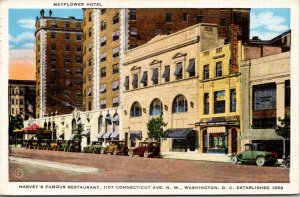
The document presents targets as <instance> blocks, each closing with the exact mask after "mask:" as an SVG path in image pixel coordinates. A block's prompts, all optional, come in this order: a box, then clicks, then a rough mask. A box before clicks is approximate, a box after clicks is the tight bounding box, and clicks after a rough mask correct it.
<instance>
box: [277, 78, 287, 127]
mask: <svg viewBox="0 0 300 197" xmlns="http://www.w3.org/2000/svg"><path fill="white" fill-rule="evenodd" d="M284 88H285V86H284V80H281V81H277V82H276V118H277V124H279V121H278V118H279V117H280V118H284V115H285V113H284V109H285V108H284Z"/></svg>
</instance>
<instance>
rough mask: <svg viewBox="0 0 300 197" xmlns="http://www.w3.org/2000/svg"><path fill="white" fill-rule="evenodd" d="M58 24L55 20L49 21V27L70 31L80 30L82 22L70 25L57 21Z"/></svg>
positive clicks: (66, 22)
mask: <svg viewBox="0 0 300 197" xmlns="http://www.w3.org/2000/svg"><path fill="white" fill-rule="evenodd" d="M59 24H60V25H58V23H57V20H51V27H60V28H68V29H69V28H72V29H81V28H82V26H81V24H82V22H76V23H71V22H69V21H65V22H62V21H59Z"/></svg>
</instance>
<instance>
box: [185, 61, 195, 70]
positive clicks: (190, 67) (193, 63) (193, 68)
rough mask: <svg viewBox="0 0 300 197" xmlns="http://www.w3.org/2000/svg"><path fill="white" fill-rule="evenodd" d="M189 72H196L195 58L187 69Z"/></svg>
mask: <svg viewBox="0 0 300 197" xmlns="http://www.w3.org/2000/svg"><path fill="white" fill-rule="evenodd" d="M186 71H188V72H189V73H193V72H195V59H191V60H190V63H189V66H188V68H187V69H186Z"/></svg>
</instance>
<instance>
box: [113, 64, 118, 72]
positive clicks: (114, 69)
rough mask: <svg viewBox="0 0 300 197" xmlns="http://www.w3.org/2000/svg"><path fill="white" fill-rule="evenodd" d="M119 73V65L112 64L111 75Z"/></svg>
mask: <svg viewBox="0 0 300 197" xmlns="http://www.w3.org/2000/svg"><path fill="white" fill-rule="evenodd" d="M117 73H119V64H114V65H113V74H117Z"/></svg>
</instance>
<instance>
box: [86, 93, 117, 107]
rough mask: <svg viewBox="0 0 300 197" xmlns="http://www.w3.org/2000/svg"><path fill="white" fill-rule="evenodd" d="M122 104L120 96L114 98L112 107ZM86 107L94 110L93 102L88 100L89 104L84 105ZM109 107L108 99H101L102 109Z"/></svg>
mask: <svg viewBox="0 0 300 197" xmlns="http://www.w3.org/2000/svg"><path fill="white" fill-rule="evenodd" d="M119 105H120V98H119V97H118V96H116V97H113V98H112V102H111V106H112V107H118V106H119ZM83 106H84V109H85V110H87V111H90V110H92V102H90V101H89V102H88V105H87V106H86V105H85V104H84V105H83ZM105 108H107V101H106V99H100V109H105Z"/></svg>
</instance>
